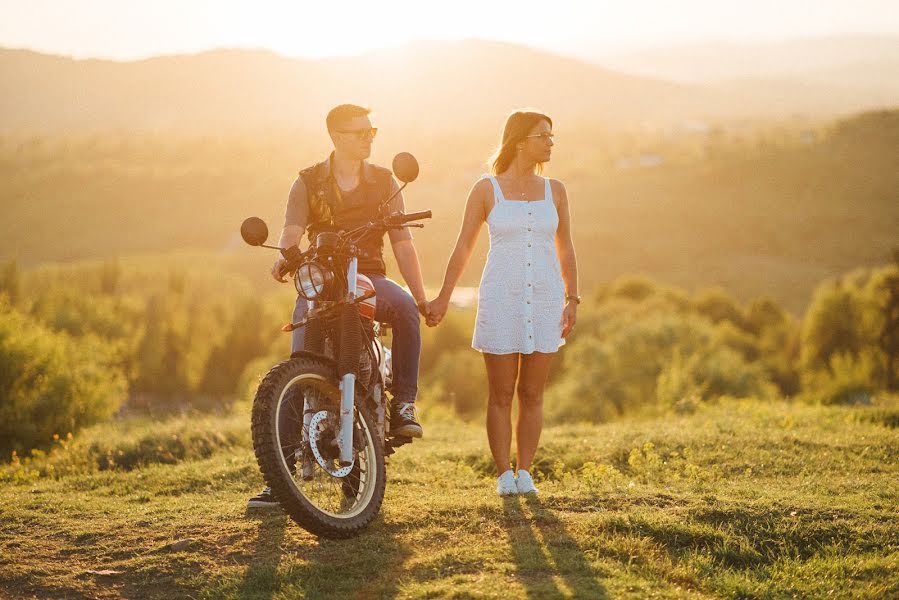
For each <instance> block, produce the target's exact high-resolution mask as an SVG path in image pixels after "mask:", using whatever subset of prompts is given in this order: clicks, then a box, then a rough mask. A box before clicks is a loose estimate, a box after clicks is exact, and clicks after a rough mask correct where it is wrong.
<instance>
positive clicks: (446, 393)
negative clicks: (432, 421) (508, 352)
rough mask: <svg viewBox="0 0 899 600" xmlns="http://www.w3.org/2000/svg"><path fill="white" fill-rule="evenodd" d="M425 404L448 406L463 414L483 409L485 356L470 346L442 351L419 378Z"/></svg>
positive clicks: (485, 401) (485, 389)
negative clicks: (438, 357)
mask: <svg viewBox="0 0 899 600" xmlns="http://www.w3.org/2000/svg"><path fill="white" fill-rule="evenodd" d="M421 389H422V393H421V394H420V395H421V396H422V397H423V398H425V399H426V401H427V403H428V404H442V405H444V406H451V407H452V408H453V409H454V410H455V411H456V413H457V414H459V415H460V416H463V417H473V416H475V415H479V414H481V413H483V411H484V408H485V407H486V406H487V394H488V389H487V369H486V368H485V367H484V359H483V358H482V357H481V355H480V354H479V353H478V352H476V351H474V350H472V349H471V348H469V349H467V350H454V351H452V352H447V353H444V354H443V355H442V356H441V357H440V359H439V360H438V361H437V364H436V365H434V366H433V367H432V368H431V369H429V370H428V371H427V372H426V373H425V375H424V377H422V382H421Z"/></svg>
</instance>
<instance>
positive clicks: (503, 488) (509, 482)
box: [496, 469, 518, 496]
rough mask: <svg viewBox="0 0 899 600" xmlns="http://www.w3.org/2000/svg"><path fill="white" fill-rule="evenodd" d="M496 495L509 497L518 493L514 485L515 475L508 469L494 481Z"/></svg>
mask: <svg viewBox="0 0 899 600" xmlns="http://www.w3.org/2000/svg"><path fill="white" fill-rule="evenodd" d="M496 493H497V494H499V495H500V496H511V495H513V494H517V493H518V487H517V486H516V485H515V474H514V473H513V472H512V469H509V470H508V471H506V472H505V473H503V474H502V475H500V476H499V477H498V478H497V479H496Z"/></svg>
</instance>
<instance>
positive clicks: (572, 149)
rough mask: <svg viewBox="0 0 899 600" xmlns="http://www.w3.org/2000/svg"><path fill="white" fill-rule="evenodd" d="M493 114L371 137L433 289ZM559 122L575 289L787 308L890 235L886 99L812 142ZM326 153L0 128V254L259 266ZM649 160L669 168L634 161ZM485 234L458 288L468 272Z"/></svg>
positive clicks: (300, 143) (898, 222)
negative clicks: (404, 166) (396, 175)
mask: <svg viewBox="0 0 899 600" xmlns="http://www.w3.org/2000/svg"><path fill="white" fill-rule="evenodd" d="M499 123H500V121H497V122H496V124H495V126H496V127H495V129H491V130H490V131H483V132H478V131H474V130H471V131H467V132H465V131H463V132H460V133H457V134H455V135H452V136H442V137H441V136H413V137H403V136H401V135H400V134H399V133H398V132H396V131H391V130H390V129H389V128H388V129H386V130H385V132H384V135H383V138H380V137H379V139H378V142H377V144H376V146H375V155H374V157H373V158H374V160H375V161H376V162H380V163H382V164H389V163H390V158H391V157H392V156H393V153H394V152H397V151H400V150H411V151H412V152H413V153H415V154H416V155H417V156H418V157H419V159H420V161H421V164H422V171H421V177H420V179H419V180H418V181H416V182H415V183H413V184H412V185H411V186H410V188H409V189H408V191H407V192H406V199H407V206H408V207H409V208H414V209H421V208H431V209H433V211H434V219H433V221H432V222H430V223H429V224H428V227H427V228H426V229H424V230H421V231H417V232H416V243H417V246H418V249H419V252H420V253H421V255H422V259H423V268H424V273H425V278H426V281H427V283H428V284H429V285H431V286H432V287H436V286H439V284H440V282H441V280H442V275H443V268H444V266H445V261H446V260H447V257H448V256H449V253H450V251H451V249H452V246H453V243H454V241H455V237H456V234H457V231H458V224H459V220H460V218H461V212H462V206H463V203H464V199H465V197H466V194H467V192H468V189H469V186H470V185H471V184H472V183H473V182H474V181H475V180H476V179H477V177H478V176H479V175H480V174H481V173H483V172H484V170H485V167H484V165H483V162H482V161H483V160H484V159H485V157H486V156H487V155H488V154H489V152H490V150H491V149H492V147H493V144H494V143H495V137H496V136H498V130H499ZM556 131H557V133H558V145H557V149H556V152H555V154H554V158H553V162H552V163H550V165H549V171H548V174H549V175H550V176H553V177H557V178H560V179H562V180H563V181H564V182H565V183H566V185H567V186H568V190H569V196H570V198H571V203H572V213H573V215H574V236H575V244H576V247H577V250H578V253H579V256H580V259H581V260H580V268H581V277H582V283H583V285H582V287H583V288H584V289H591V288H592V287H594V286H595V285H596V284H597V283H599V282H602V281H608V280H611V279H613V278H615V277H617V276H618V275H620V274H622V273H631V272H638V271H639V272H645V273H647V274H649V275H651V276H653V277H654V278H656V279H659V280H662V281H666V282H669V283H673V284H676V285H679V286H683V287H686V288H688V289H694V288H696V287H699V286H706V285H711V284H718V285H722V286H724V287H726V288H728V289H729V290H731V291H732V292H734V293H735V294H737V295H738V296H739V297H741V298H743V299H747V298H750V297H754V296H759V295H762V294H769V295H771V296H773V297H774V298H776V299H777V300H779V301H780V302H781V303H783V304H785V305H786V306H788V307H789V308H790V309H791V310H793V311H795V312H797V313H798V312H800V311H801V310H802V309H803V308H804V306H805V304H806V303H807V301H808V297H809V294H810V292H811V290H812V288H813V287H814V286H815V285H816V284H817V283H818V282H819V281H821V280H822V279H824V278H826V277H830V276H835V275H837V274H840V273H843V272H846V271H848V270H851V269H852V268H855V267H857V266H870V265H876V264H883V263H884V262H886V261H887V260H888V256H889V252H890V249H891V247H892V245H894V244H895V243H896V231H899V195H897V190H899V157H897V155H896V152H895V148H896V147H897V145H899V111H896V110H893V111H883V112H875V113H868V114H864V115H860V116H857V117H854V118H851V119H847V120H844V121H840V122H838V123H831V124H827V125H826V126H822V127H820V128H818V129H809V130H808V131H807V132H806V134H809V135H811V136H812V138H811V139H806V138H803V137H801V135H800V131H801V130H796V129H787V128H780V129H776V128H772V129H770V130H762V131H758V130H756V129H750V130H748V131H743V130H734V131H731V130H727V129H713V130H711V131H710V132H708V133H702V134H681V135H678V136H665V135H661V134H636V133H634V134H624V133H620V134H615V133H612V132H609V131H608V130H605V129H602V128H601V127H600V126H599V125H598V124H596V123H594V122H592V121H583V122H568V121H565V120H561V121H558V124H557V127H556ZM803 135H805V134H803ZM327 151H328V141H327V138H326V136H325V135H324V133H323V132H321V131H317V132H316V133H315V134H309V133H303V132H301V131H297V132H294V133H292V134H280V135H277V136H276V135H272V136H266V137H227V136H223V137H212V136H206V137H189V138H171V137H169V136H166V135H157V136H134V135H128V134H124V133H122V134H118V135H115V134H105V135H95V136H82V137H69V138H51V139H44V138H39V137H38V138H17V137H7V138H2V139H0V201H2V204H3V207H4V211H5V218H4V220H3V221H2V222H0V256H4V257H9V256H18V257H19V260H20V261H21V262H22V263H23V264H25V265H26V266H30V265H34V264H36V263H40V262H45V261H68V260H78V259H88V258H102V257H108V256H116V255H129V254H148V253H171V252H176V251H182V250H185V249H189V250H194V251H198V252H201V253H206V254H210V253H212V254H219V255H222V256H224V257H226V258H227V257H231V258H233V260H234V261H235V262H236V263H239V264H240V265H242V267H241V268H243V269H244V271H245V272H246V273H251V272H255V273H256V274H258V273H262V274H263V275H264V273H265V272H266V270H267V265H268V264H269V263H270V262H271V260H272V257H271V254H270V253H269V252H264V251H260V250H258V249H249V248H245V247H243V245H242V243H241V242H240V239H239V237H238V235H237V229H238V226H239V223H240V222H241V220H242V219H243V218H244V217H246V216H248V215H251V214H256V215H259V216H261V217H263V218H265V219H266V220H267V221H268V222H269V224H270V227H271V229H272V231H273V232H274V233H273V234H272V237H275V236H276V235H277V230H278V229H279V228H280V226H281V223H282V220H283V210H284V202H285V198H286V194H287V191H288V190H289V188H290V185H291V182H292V181H293V179H294V177H295V176H296V170H297V169H298V168H299V167H301V166H304V165H307V164H310V163H312V162H314V161H315V160H317V159H319V158H321V157H323V156H326V154H327ZM644 155H654V156H659V157H661V159H662V160H663V161H664V162H663V164H662V165H661V166H657V167H651V168H648V167H639V166H636V165H639V163H638V162H637V161H638V160H639V158H640V157H641V156H644ZM625 165H634V166H629V167H626V166H625ZM485 237H486V233H482V241H481V242H480V246H479V248H478V250H477V252H476V255H475V258H474V260H473V263H472V264H471V265H470V266H469V268H468V270H467V272H466V275H465V277H464V279H463V281H462V284H463V285H476V284H477V282H478V278H479V275H480V271H481V268H482V265H483V260H484V257H485V254H486V247H487V243H486V240H484V238H485ZM229 260H230V259H229ZM394 272H396V271H395V270H394ZM254 280H257V281H260V284H263V285H269V287H267V288H265V289H271V288H270V284H269V283H268V282H267V281H266V280H265V277H261V278H256V277H255V276H254Z"/></svg>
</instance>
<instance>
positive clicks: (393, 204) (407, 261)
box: [387, 180, 428, 308]
mask: <svg viewBox="0 0 899 600" xmlns="http://www.w3.org/2000/svg"><path fill="white" fill-rule="evenodd" d="M390 194H391V195H393V194H396V196H393V199H392V200H391V201H390V204H389V205H388V206H387V212H389V213H395V212H406V202H405V200H404V199H403V193H402V192H400V191H399V185H397V183H396V180H393V181H392V182H391V185H390ZM388 236H389V237H390V245H391V247H392V248H393V255H394V256H395V257H396V264H397V266H398V267H399V268H400V273H401V274H402V276H403V280H404V281H405V282H406V285H408V286H409V291H410V292H412V297H413V298H415V303H416V304H418V305H419V308H421V305H422V303H424V302H427V300H428V299H427V298H426V297H425V285H424V281H423V279H422V276H421V263H419V261H418V252H417V251H416V250H415V244H414V243H412V232H411V231H409V229H391V230H390V232H389V233H388Z"/></svg>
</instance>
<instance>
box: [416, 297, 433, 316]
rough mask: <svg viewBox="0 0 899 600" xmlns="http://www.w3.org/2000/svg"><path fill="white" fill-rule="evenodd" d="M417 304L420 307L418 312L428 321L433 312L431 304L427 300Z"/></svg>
mask: <svg viewBox="0 0 899 600" xmlns="http://www.w3.org/2000/svg"><path fill="white" fill-rule="evenodd" d="M415 304H416V305H417V306H418V312H420V313H421V316H423V317H424V318H425V319H427V318H428V317H429V315H430V312H431V303H430V302H428V301H427V300H420V301H418V302H416V303H415Z"/></svg>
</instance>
